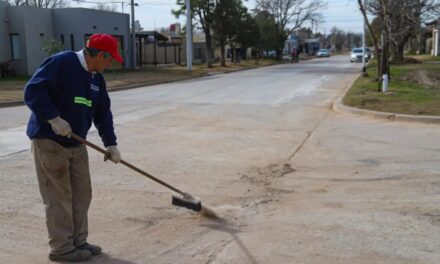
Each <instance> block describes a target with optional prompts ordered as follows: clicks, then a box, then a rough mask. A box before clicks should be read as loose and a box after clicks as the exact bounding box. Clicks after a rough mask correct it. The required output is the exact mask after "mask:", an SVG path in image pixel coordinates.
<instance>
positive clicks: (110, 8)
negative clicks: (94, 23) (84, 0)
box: [93, 3, 118, 12]
mask: <svg viewBox="0 0 440 264" xmlns="http://www.w3.org/2000/svg"><path fill="white" fill-rule="evenodd" d="M93 8H94V9H97V10H103V11H111V12H116V10H117V9H118V8H117V7H116V6H115V5H114V4H112V5H107V4H106V3H99V4H96V6H94V7H93Z"/></svg>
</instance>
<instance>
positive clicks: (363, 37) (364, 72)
mask: <svg viewBox="0 0 440 264" xmlns="http://www.w3.org/2000/svg"><path fill="white" fill-rule="evenodd" d="M366 4H367V0H364V8H366ZM362 18H363V17H362ZM362 20H363V21H364V23H362V25H363V26H362V27H363V29H362V75H363V76H366V75H367V67H366V66H365V19H362Z"/></svg>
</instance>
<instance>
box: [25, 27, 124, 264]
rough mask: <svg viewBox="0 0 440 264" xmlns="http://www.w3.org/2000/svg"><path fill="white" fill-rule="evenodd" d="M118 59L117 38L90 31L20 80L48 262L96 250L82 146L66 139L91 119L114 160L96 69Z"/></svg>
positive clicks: (100, 79)
mask: <svg viewBox="0 0 440 264" xmlns="http://www.w3.org/2000/svg"><path fill="white" fill-rule="evenodd" d="M113 59H115V60H116V61H118V62H119V63H122V62H123V59H122V57H121V56H120V54H119V52H118V45H117V40H116V39H115V38H114V37H113V36H111V35H107V34H94V35H92V36H91V37H90V39H89V41H88V43H87V45H86V47H85V48H84V49H83V50H80V51H78V52H73V51H65V52H60V53H57V54H55V55H53V56H51V57H49V58H47V59H46V60H45V61H44V62H43V64H42V65H41V66H40V67H39V68H38V69H37V71H36V72H35V73H34V75H33V76H32V78H31V79H30V80H29V82H28V83H27V84H26V87H25V93H24V100H25V103H26V104H27V106H28V107H29V108H30V109H31V111H32V114H31V116H30V119H29V122H28V126H27V135H28V137H29V138H30V139H31V140H32V153H33V156H34V162H35V169H36V174H37V177H38V184H39V188H40V193H41V196H42V199H43V203H44V205H45V207H46V225H47V230H48V233H49V245H50V248H51V251H50V253H49V259H50V260H52V261H67V262H78V261H86V260H88V259H90V258H91V256H95V255H99V254H100V253H101V248H100V247H99V246H96V245H92V244H89V243H88V242H87V236H88V223H87V218H88V216H87V212H88V209H89V206H90V202H91V199H92V188H91V181H90V172H89V161H88V154H87V149H86V146H85V145H83V144H80V143H79V142H77V141H75V140H74V139H71V138H70V134H71V133H72V131H73V132H74V133H75V134H77V135H80V136H81V137H83V138H85V137H86V136H87V132H88V131H89V129H90V127H91V125H92V122H93V123H94V125H95V126H96V128H97V129H98V132H99V135H100V136H101V139H102V141H103V143H104V146H105V147H106V149H107V151H108V155H106V158H108V159H110V160H111V161H113V162H115V163H118V162H119V161H120V160H121V155H120V153H119V151H118V149H117V147H116V145H117V144H116V136H115V133H114V128H113V116H112V112H111V110H110V98H109V96H108V93H107V89H106V83H105V81H104V78H103V76H102V74H101V73H102V72H103V71H104V70H105V69H106V68H108V67H109V66H110V65H111V63H112V60H113Z"/></svg>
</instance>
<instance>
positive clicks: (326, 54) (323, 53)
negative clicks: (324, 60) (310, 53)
mask: <svg viewBox="0 0 440 264" xmlns="http://www.w3.org/2000/svg"><path fill="white" fill-rule="evenodd" d="M316 56H317V57H330V51H329V50H328V49H320V50H319V51H318V52H317V53H316Z"/></svg>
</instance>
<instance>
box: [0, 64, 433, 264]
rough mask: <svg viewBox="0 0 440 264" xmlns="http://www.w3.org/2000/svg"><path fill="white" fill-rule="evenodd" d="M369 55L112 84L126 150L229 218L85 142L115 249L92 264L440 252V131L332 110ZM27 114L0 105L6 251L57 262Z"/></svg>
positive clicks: (97, 235)
mask: <svg viewBox="0 0 440 264" xmlns="http://www.w3.org/2000/svg"><path fill="white" fill-rule="evenodd" d="M360 67H361V66H360V65H359V64H350V63H349V62H348V58H347V57H346V56H335V57H331V58H329V59H316V60H312V61H307V62H301V63H299V64H285V65H278V66H273V67H266V68H259V69H255V70H249V71H242V72H236V73H231V74H225V75H216V76H211V77H206V78H202V79H197V80H190V81H184V82H177V83H169V84H164V85H156V86H150V87H145V88H139V89H133V90H126V91H120V92H114V93H111V98H112V108H113V113H114V116H115V126H116V132H117V135H118V138H119V140H118V143H119V148H120V150H121V153H122V155H123V158H124V159H125V160H127V161H129V162H131V163H133V164H135V165H138V166H139V167H141V168H143V169H145V170H146V171H149V172H151V173H152V174H153V175H155V176H157V177H159V178H161V179H162V180H165V181H167V182H169V183H171V184H173V185H176V186H177V187H178V188H181V189H183V190H186V191H188V192H190V193H192V194H194V195H197V196H200V197H201V198H202V202H203V204H205V205H210V207H211V208H212V209H214V210H215V211H216V212H217V213H219V214H220V215H221V216H222V217H223V221H221V222H219V221H212V220H209V219H205V218H203V217H200V216H198V215H197V214H193V213H191V212H189V211H187V210H185V209H180V208H175V207H173V206H172V205H170V198H171V197H170V192H169V191H168V190H167V189H165V188H163V187H161V186H160V185H158V184H156V183H154V182H152V181H150V180H149V179H146V178H144V177H143V176H140V175H137V174H136V173H135V172H132V171H130V170H128V169H127V168H124V167H123V166H121V165H114V164H110V163H103V162H102V157H101V156H100V154H99V153H96V152H94V151H93V150H89V155H90V161H91V162H90V165H91V172H92V184H93V188H94V199H93V201H92V205H91V208H90V219H89V225H90V237H89V238H90V242H91V243H96V244H99V245H101V246H102V247H103V251H104V253H105V254H103V255H102V256H99V257H95V258H93V259H92V260H91V261H90V262H89V263H433V264H434V263H438V260H439V259H440V249H439V247H438V245H439V244H440V205H439V202H438V201H439V198H440V191H439V188H440V179H439V173H440V165H439V162H438V160H439V159H440V152H439V150H440V143H438V142H439V141H438V138H439V136H440V132H439V131H438V129H437V126H436V125H426V124H414V123H404V122H390V121H384V120H376V119H370V118H367V117H358V116H354V115H350V114H344V113H336V112H333V111H332V110H331V106H332V104H333V102H334V101H335V100H336V99H337V98H338V96H341V95H342V93H343V91H344V90H345V89H346V88H347V87H349V85H350V84H351V83H352V82H353V81H354V80H355V78H356V77H357V75H358V74H359V71H360ZM28 115H29V111H28V110H27V109H26V107H24V106H20V107H11V108H2V109H0V121H1V122H0V168H1V169H0V237H1V239H0V260H1V261H0V262H1V263H47V262H48V260H47V256H46V255H47V252H48V248H47V233H46V229H45V223H44V208H43V205H42V203H41V199H40V196H39V193H38V186H37V181H36V176H35V173H34V169H33V161H32V157H31V154H30V152H29V140H28V139H27V138H26V136H25V124H26V121H27V118H28ZM89 139H90V140H91V141H93V142H95V143H100V140H99V137H98V136H97V133H96V131H92V132H91V133H90V135H89Z"/></svg>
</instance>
